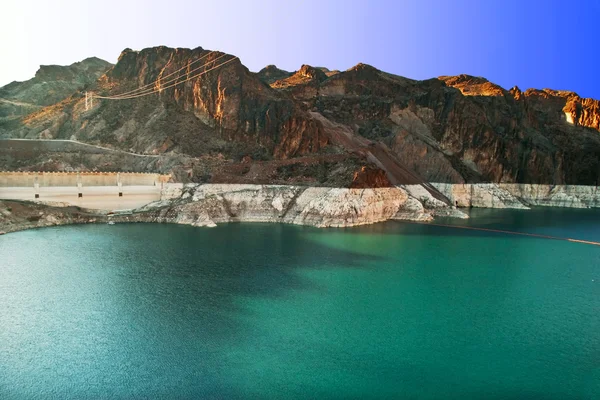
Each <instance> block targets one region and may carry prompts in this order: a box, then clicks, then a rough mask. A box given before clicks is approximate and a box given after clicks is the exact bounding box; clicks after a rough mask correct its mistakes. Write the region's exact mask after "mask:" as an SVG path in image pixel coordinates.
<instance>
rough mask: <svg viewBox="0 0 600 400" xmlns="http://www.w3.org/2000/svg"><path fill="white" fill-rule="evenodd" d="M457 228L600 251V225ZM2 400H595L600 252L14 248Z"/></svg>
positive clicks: (587, 215)
mask: <svg viewBox="0 0 600 400" xmlns="http://www.w3.org/2000/svg"><path fill="white" fill-rule="evenodd" d="M472 213H473V215H474V218H472V219H470V220H466V221H463V220H456V219H441V220H438V221H436V222H440V223H444V224H454V225H458V226H471V227H484V228H493V229H503V230H513V231H520V232H529V233H536V234H544V235H551V236H559V237H567V238H575V239H582V240H588V241H599V242H600V210H559V209H543V208H540V209H536V210H532V211H516V210H507V211H503V210H474V211H472ZM0 398H2V399H32V398H62V399H85V398H111V399H119V398H123V399H126V398H127V399H129V398H166V399H168V398H177V399H182V398H209V399H237V398H243V399H247V398H248V399H252V398H256V399H307V398H318V399H349V398H356V399H380V398H393V399H399V398H400V399H482V398H485V399H561V400H568V399H598V398H600V246H594V245H589V244H582V243H572V242H567V241H560V240H549V239H541V238H534V237H527V236H516V235H509V234H501V233H493V232H484V231H475V230H466V229H457V228H448V227H441V226H430V225H426V224H410V223H402V222H386V223H382V224H376V225H371V226H364V227H355V228H346V229H316V228H309V227H299V226H291V225H277V224H225V225H220V226H218V227H216V228H193V227H190V226H179V225H166V224H165V225H159V224H116V225H112V226H110V225H81V226H65V227H55V228H44V229H38V230H30V231H23V232H18V233H13V234H8V235H5V236H0Z"/></svg>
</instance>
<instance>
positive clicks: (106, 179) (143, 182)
mask: <svg viewBox="0 0 600 400" xmlns="http://www.w3.org/2000/svg"><path fill="white" fill-rule="evenodd" d="M169 179H170V176H169V175H161V174H154V173H148V174H143V173H130V172H118V173H117V172H0V187H33V186H34V185H35V184H36V183H37V184H38V185H39V187H55V186H58V187H68V186H74V187H77V185H78V184H81V185H82V186H84V187H85V186H117V185H118V182H119V181H120V182H121V185H122V186H160V184H161V183H163V182H168V181H169Z"/></svg>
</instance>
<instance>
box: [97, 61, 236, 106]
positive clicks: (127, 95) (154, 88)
mask: <svg viewBox="0 0 600 400" xmlns="http://www.w3.org/2000/svg"><path fill="white" fill-rule="evenodd" d="M225 56H226V54H221V55H220V56H219V57H217V58H215V59H214V60H211V61H209V62H207V63H205V64H202V65H200V66H199V67H196V68H194V69H193V70H191V71H188V72H186V73H184V74H182V75H179V76H176V77H175V78H171V79H169V80H167V81H165V82H162V84H163V85H168V84H170V83H172V82H175V81H177V80H178V79H181V78H183V77H185V76H189V74H191V73H192V72H195V71H198V70H200V69H202V68H205V67H206V66H207V65H209V64H211V63H214V62H215V61H217V60H219V59H221V58H223V57H225ZM184 68H185V67H184ZM157 82H158V81H155V82H153V83H151V85H156V83H157ZM159 90H162V88H161V87H160V85H159V87H152V88H148V89H143V90H141V91H140V92H138V93H132V94H118V95H114V96H96V97H99V98H106V99H120V98H130V97H131V96H137V95H138V94H150V93H154V92H156V91H159Z"/></svg>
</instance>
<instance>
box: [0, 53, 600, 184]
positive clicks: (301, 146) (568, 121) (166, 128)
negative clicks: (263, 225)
mask: <svg viewBox="0 0 600 400" xmlns="http://www.w3.org/2000/svg"><path fill="white" fill-rule="evenodd" d="M201 57H205V58H204V59H203V60H204V61H202V62H196V60H198V59H199V58H201ZM232 57H233V56H230V55H223V54H222V53H219V52H215V53H209V52H208V51H206V50H203V49H201V48H198V49H194V50H190V49H171V48H167V47H156V48H150V49H145V50H142V51H139V52H135V51H132V50H129V49H127V50H125V51H123V53H122V54H121V56H120V57H119V61H118V63H117V64H116V65H115V66H114V67H113V68H112V69H111V70H109V71H108V72H107V73H106V74H105V75H104V76H103V77H101V78H100V79H99V80H98V82H97V83H96V84H95V85H93V86H92V87H90V88H89V90H90V91H93V92H95V93H96V94H97V95H102V96H113V95H118V94H121V93H126V92H128V91H131V90H134V89H136V88H139V87H140V86H143V85H147V84H151V85H150V86H149V87H151V88H154V89H159V88H161V89H162V90H161V91H159V92H158V93H153V94H151V95H148V96H144V97H139V98H135V99H130V100H95V103H94V107H93V109H91V110H87V111H86V110H85V107H84V105H85V104H84V100H83V94H82V93H77V94H74V95H73V96H71V97H70V98H68V99H66V100H64V101H62V102H61V103H58V104H55V105H52V106H50V107H47V108H44V109H42V110H40V111H37V112H35V113H33V114H31V115H28V116H27V117H25V118H24V119H23V120H22V121H21V122H20V125H16V124H13V125H12V126H10V127H3V126H2V125H1V124H0V135H4V136H12V137H15V136H17V137H29V138H36V137H47V138H73V139H76V140H79V141H83V142H89V143H98V144H102V145H105V146H109V147H115V148H120V149H124V150H128V151H132V152H141V153H151V154H159V153H172V152H173V153H177V154H184V155H186V156H189V157H192V158H195V159H197V161H196V164H195V165H196V166H195V167H194V168H196V169H198V168H199V167H198V165H205V164H203V163H205V162H206V160H209V159H210V160H211V164H210V165H211V168H213V169H212V176H231V174H229V175H228V174H226V173H224V171H237V170H238V169H239V170H240V171H246V170H248V171H254V172H252V174H254V173H255V172H256V171H259V170H260V171H262V170H264V168H259V167H256V168H254V164H256V163H260V162H263V161H268V162H270V163H275V164H273V165H271V164H269V165H271V167H272V168H274V169H275V170H278V168H279V167H281V165H283V164H281V165H279V164H277V163H278V162H282V161H284V160H293V159H295V158H298V157H304V158H303V163H304V162H308V163H309V164H310V160H306V159H305V158H306V157H309V158H310V157H317V156H318V157H325V158H326V157H327V155H328V154H335V157H336V160H339V162H340V163H341V164H344V162H345V161H344V157H346V156H347V157H352V158H353V159H354V160H355V159H356V158H357V157H358V159H360V160H361V161H360V164H361V165H363V166H365V168H366V169H365V170H364V171H363V170H362V169H360V168H356V165H355V164H354V163H355V161H352V163H349V162H346V164H344V165H345V167H344V168H345V169H344V171H345V170H348V171H350V172H349V173H350V174H351V175H350V176H348V181H352V179H354V180H355V181H356V183H355V184H356V185H385V184H388V183H389V182H393V183H394V184H397V183H408V182H409V181H410V183H413V182H415V181H417V182H418V181H437V182H453V183H460V182H522V183H553V184H565V183H566V184H597V183H598V181H599V177H600V133H599V130H600V102H598V101H597V100H593V99H583V98H580V97H579V96H577V95H576V94H575V93H572V92H563V91H552V90H548V89H545V90H533V89H529V90H527V91H525V92H522V91H521V90H520V89H519V88H517V87H515V88H513V89H511V90H510V91H507V90H505V89H503V88H501V87H500V86H498V85H495V84H493V83H491V82H489V81H487V80H486V79H484V78H479V77H472V76H468V75H460V76H454V77H440V78H438V79H429V80H425V81H415V80H411V79H407V78H403V77H399V76H396V75H392V74H388V73H385V72H382V71H379V70H377V69H376V68H373V67H371V66H369V65H365V64H358V65H357V66H355V67H353V68H351V69H349V70H347V71H343V72H338V71H333V72H331V71H328V70H326V69H323V68H315V67H311V66H308V65H304V66H302V67H301V68H300V70H298V71H296V72H295V73H288V72H286V71H282V70H279V69H277V68H276V67H274V66H270V67H267V68H265V69H263V70H262V71H261V72H260V73H258V74H255V73H252V72H250V71H248V69H247V68H246V67H244V66H243V65H242V64H241V62H240V61H239V60H237V59H236V60H234V61H232V62H230V63H228V64H226V65H224V66H222V67H219V68H217V69H215V70H214V71H211V72H208V73H206V74H205V75H202V76H198V77H194V78H193V79H190V80H187V78H189V77H192V76H193V75H195V74H197V73H198V72H201V71H202V70H200V71H193V70H194V68H196V67H197V66H200V65H203V64H204V63H205V62H208V63H209V65H207V67H206V68H210V67H211V66H215V65H218V64H219V63H221V62H223V61H226V60H228V59H231V58H232ZM182 67H186V69H185V73H184V74H182V75H181V76H179V78H178V80H177V81H176V82H181V83H180V84H178V85H177V86H175V87H171V88H166V86H168V85H167V84H166V83H165V79H168V78H165V79H163V80H162V82H161V81H159V82H158V83H153V82H156V81H157V79H159V78H160V77H165V76H167V75H169V74H171V73H172V72H174V71H177V70H178V69H180V68H182ZM186 80H187V81H186ZM184 81H185V82H184ZM242 159H244V160H245V161H246V163H244V166H243V167H239V168H238V167H237V166H236V165H235V163H238V162H241V160H242ZM249 160H251V161H249ZM224 163H229V164H227V165H228V167H227V168H229V167H231V168H229V169H223V170H222V171H219V170H218V168H221V167H220V165H221V166H222V165H224ZM353 166H354V167H353ZM223 168H224V167H223ZM205 169H206V171H204V172H203V173H207V174H209V173H211V172H210V171H209V170H208V167H206V168H205ZM296 170H298V171H299V170H301V168H296V169H291V168H288V169H287V170H286V171H288V172H286V175H285V179H286V181H287V180H288V179H292V178H293V177H290V176H288V175H289V173H291V172H289V171H292V172H293V171H296ZM324 170H326V171H329V172H328V173H332V174H333V173H334V172H335V173H339V171H337V170H336V169H335V168H331V169H324ZM377 170H379V171H385V173H386V174H387V175H386V179H387V180H388V183H386V182H384V181H383V179H381V175H380V174H381V173H383V172H376V171H377ZM303 171H304V172H303V173H306V168H305V169H304V170H303ZM336 171H337V172H336ZM394 171H396V172H394ZM309 172H310V171H309ZM354 173H356V176H353V175H352V174H354ZM265 174H266V173H265ZM319 174H320V175H319V180H320V181H323V182H326V181H327V180H323V179H321V178H322V177H321V175H322V174H321V173H319ZM255 175H256V176H257V178H256V181H257V182H258V181H260V182H265V181H268V179H270V178H269V177H270V176H271V175H264V176H259V175H260V174H258V173H256V174H255ZM309 175H310V174H309ZM253 176H254V175H253ZM280 178H281V177H280ZM236 179H238V178H236ZM249 179H250V178H248V177H243V179H242V178H239V180H240V181H244V182H247V181H249ZM253 179H254V178H253ZM281 179H283V178H281ZM340 181H341V180H340Z"/></svg>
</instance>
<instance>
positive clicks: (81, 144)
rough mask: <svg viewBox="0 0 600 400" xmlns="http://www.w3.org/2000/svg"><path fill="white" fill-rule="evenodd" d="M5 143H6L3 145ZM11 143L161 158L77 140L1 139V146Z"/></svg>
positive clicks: (157, 155) (158, 155) (156, 155)
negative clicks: (27, 143) (50, 145)
mask: <svg viewBox="0 0 600 400" xmlns="http://www.w3.org/2000/svg"><path fill="white" fill-rule="evenodd" d="M3 142H4V143H3ZM9 142H29V143H32V144H33V143H53V144H56V143H68V144H75V145H78V146H84V147H90V148H95V149H100V150H104V151H108V152H115V153H123V154H129V155H132V156H137V157H160V156H161V155H160V154H138V153H132V152H129V151H125V150H119V149H111V148H109V147H102V146H98V145H95V144H89V143H83V142H78V141H76V140H69V139H0V146H6V145H7V144H9Z"/></svg>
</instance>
